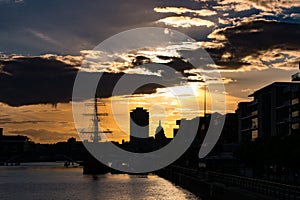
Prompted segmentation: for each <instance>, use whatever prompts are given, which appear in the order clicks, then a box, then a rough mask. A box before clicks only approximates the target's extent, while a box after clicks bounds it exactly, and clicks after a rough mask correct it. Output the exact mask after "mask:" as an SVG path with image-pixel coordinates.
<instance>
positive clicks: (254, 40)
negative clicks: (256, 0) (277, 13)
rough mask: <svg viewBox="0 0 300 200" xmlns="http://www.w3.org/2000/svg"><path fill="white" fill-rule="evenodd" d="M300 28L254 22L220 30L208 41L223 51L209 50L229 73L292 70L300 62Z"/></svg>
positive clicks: (274, 23) (292, 25)
mask: <svg viewBox="0 0 300 200" xmlns="http://www.w3.org/2000/svg"><path fill="white" fill-rule="evenodd" d="M299 30H300V25H298V24H288V23H279V22H267V21H254V22H251V23H245V24H242V25H240V26H236V27H227V28H223V29H217V30H216V31H214V32H213V33H212V34H211V35H210V36H209V37H210V38H211V39H213V40H214V41H215V42H216V41H218V42H219V43H220V46H221V45H224V47H221V48H217V49H212V48H210V49H207V50H208V51H209V53H210V54H211V56H212V57H213V59H214V60H215V62H216V64H217V65H219V67H220V66H223V67H220V68H224V69H225V70H226V69H229V70H230V69H241V68H244V70H245V69H247V67H249V68H256V69H259V68H261V69H266V68H269V67H275V68H276V67H277V68H282V69H287V70H288V69H291V68H294V69H295V67H297V62H299V60H300V57H299V56H300V54H299V53H298V52H299V50H300V40H299V34H300V32H299Z"/></svg>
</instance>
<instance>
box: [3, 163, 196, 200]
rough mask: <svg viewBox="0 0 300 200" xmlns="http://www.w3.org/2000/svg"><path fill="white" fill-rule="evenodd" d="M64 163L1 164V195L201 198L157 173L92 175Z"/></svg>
mask: <svg viewBox="0 0 300 200" xmlns="http://www.w3.org/2000/svg"><path fill="white" fill-rule="evenodd" d="M62 165H63V164H61V163H60V164H57V163H47V166H45V163H43V164H30V165H22V166H17V167H0V199H1V200H4V199H9V200H12V199H47V200H48V199H55V200H58V199H70V200H75V199H99V200H100V199H101V200H106V199H113V200H114V199H118V200H125V199H134V200H139V199H142V200H146V199H147V200H149V199H153V200H157V199H163V200H168V199H170V200H176V199H178V200H179V199H180V200H181V199H191V200H193V199H198V198H197V197H196V196H194V195H193V194H191V193H190V192H188V191H186V190H184V189H182V188H180V187H177V186H174V185H172V183H170V182H169V181H167V180H165V179H162V178H160V177H158V176H155V175H147V176H139V175H110V174H108V175H99V176H91V175H83V174H82V169H81V168H64V167H63V166H62Z"/></svg>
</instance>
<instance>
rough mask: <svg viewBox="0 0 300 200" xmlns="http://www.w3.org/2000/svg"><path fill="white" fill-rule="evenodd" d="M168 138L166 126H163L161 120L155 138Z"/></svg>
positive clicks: (161, 139) (159, 139)
mask: <svg viewBox="0 0 300 200" xmlns="http://www.w3.org/2000/svg"><path fill="white" fill-rule="evenodd" d="M165 139H166V135H165V131H164V128H163V127H162V126H161V121H160V120H159V124H158V127H157V128H156V131H155V140H158V141H164V140H165Z"/></svg>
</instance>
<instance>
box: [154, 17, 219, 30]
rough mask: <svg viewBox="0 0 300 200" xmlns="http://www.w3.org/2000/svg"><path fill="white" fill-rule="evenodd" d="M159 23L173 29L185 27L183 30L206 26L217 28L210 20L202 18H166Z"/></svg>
mask: <svg viewBox="0 0 300 200" xmlns="http://www.w3.org/2000/svg"><path fill="white" fill-rule="evenodd" d="M157 22H161V23H164V24H166V25H169V26H173V27H183V28H189V27H192V26H206V27H212V26H215V23H214V22H211V21H209V20H204V19H200V18H191V17H185V16H180V17H175V16H174V17H166V18H164V19H160V20H158V21H157Z"/></svg>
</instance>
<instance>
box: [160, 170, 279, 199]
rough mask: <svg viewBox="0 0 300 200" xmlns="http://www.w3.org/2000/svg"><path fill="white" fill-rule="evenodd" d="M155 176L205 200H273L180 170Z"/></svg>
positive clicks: (167, 171) (162, 172)
mask: <svg viewBox="0 0 300 200" xmlns="http://www.w3.org/2000/svg"><path fill="white" fill-rule="evenodd" d="M155 174H157V175H158V176H160V177H162V178H164V179H166V180H169V181H171V182H172V183H173V184H175V185H178V186H180V187H182V188H185V189H187V190H189V191H190V192H192V193H194V194H195V195H197V196H199V197H201V198H202V199H207V200H228V199H230V200H240V199H243V200H272V199H274V198H271V197H267V196H265V195H261V194H259V193H255V192H250V191H248V190H244V189H240V188H237V187H230V186H226V185H225V184H221V183H217V182H211V181H208V180H207V179H206V177H201V175H196V174H195V175H188V174H186V173H183V172H182V171H180V170H174V169H170V168H165V169H162V170H160V171H157V172H156V173H155Z"/></svg>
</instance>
